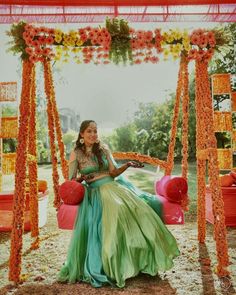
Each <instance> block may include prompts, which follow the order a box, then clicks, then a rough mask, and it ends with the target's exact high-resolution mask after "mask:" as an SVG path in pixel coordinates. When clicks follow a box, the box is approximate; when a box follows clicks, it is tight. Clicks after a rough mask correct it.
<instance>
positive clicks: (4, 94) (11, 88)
mask: <svg viewBox="0 0 236 295" xmlns="http://www.w3.org/2000/svg"><path fill="white" fill-rule="evenodd" d="M16 97H17V82H0V101H16Z"/></svg>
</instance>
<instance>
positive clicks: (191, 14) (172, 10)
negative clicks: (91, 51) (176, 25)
mask: <svg viewBox="0 0 236 295" xmlns="http://www.w3.org/2000/svg"><path fill="white" fill-rule="evenodd" d="M8 2H10V1H8ZM59 2H60V1H59ZM117 16H118V17H120V18H123V19H126V20H128V21H129V22H235V21H236V3H232V4H204V5H169V4H166V5H157V6H154V5H145V6H118V5H114V6H90V5H89V4H88V6H84V5H83V6H63V5H62V6H60V5H59V6H40V5H0V23H1V24H7V23H13V22H18V21H20V20H25V21H27V22H37V23H101V22H104V20H105V18H106V17H117Z"/></svg>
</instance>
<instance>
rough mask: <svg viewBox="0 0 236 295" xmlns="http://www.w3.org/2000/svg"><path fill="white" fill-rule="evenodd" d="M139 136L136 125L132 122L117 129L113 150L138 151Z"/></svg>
mask: <svg viewBox="0 0 236 295" xmlns="http://www.w3.org/2000/svg"><path fill="white" fill-rule="evenodd" d="M136 144H137V138H136V134H135V126H134V124H132V123H129V124H126V125H123V126H121V127H119V128H116V129H115V136H114V138H113V147H112V148H113V150H116V151H120V152H127V151H130V152H131V151H136Z"/></svg>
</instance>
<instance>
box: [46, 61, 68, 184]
mask: <svg viewBox="0 0 236 295" xmlns="http://www.w3.org/2000/svg"><path fill="white" fill-rule="evenodd" d="M48 74H49V77H50V85H51V102H52V109H53V118H54V123H55V129H56V135H57V142H58V148H59V153H60V159H61V168H62V174H63V177H64V179H68V177H69V167H68V162H67V160H66V158H65V147H64V143H63V140H62V131H61V124H60V117H59V113H58V110H57V104H56V98H55V90H54V85H53V78H52V69H51V63H50V62H48Z"/></svg>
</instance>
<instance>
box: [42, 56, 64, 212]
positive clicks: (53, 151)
mask: <svg viewBox="0 0 236 295" xmlns="http://www.w3.org/2000/svg"><path fill="white" fill-rule="evenodd" d="M43 65H44V85H45V93H46V96H47V116H48V127H49V128H48V134H49V138H50V149H51V158H52V171H53V172H52V178H53V189H54V195H55V197H54V206H55V207H56V208H58V207H59V205H60V197H59V193H58V191H59V174H58V171H57V155H56V145H55V124H54V122H55V120H54V114H53V107H52V98H51V89H52V85H51V82H52V81H51V76H50V61H47V60H45V61H44V64H43Z"/></svg>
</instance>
